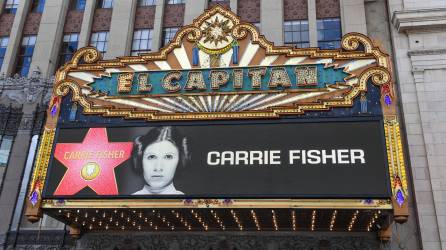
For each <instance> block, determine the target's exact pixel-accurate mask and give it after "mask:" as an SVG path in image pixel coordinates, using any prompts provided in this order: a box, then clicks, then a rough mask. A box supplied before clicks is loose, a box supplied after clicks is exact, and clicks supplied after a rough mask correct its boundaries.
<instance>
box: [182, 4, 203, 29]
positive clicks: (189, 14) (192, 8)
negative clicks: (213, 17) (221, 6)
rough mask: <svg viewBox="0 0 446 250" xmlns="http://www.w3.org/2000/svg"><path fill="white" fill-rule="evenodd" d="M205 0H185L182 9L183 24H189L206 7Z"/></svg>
mask: <svg viewBox="0 0 446 250" xmlns="http://www.w3.org/2000/svg"><path fill="white" fill-rule="evenodd" d="M207 4H208V1H207V0H186V6H185V9H184V24H185V25H189V24H191V23H192V22H193V21H194V18H197V17H198V16H199V15H200V14H201V13H203V11H204V10H205V9H206V7H207Z"/></svg>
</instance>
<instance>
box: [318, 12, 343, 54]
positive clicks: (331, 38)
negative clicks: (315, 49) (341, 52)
mask: <svg viewBox="0 0 446 250" xmlns="http://www.w3.org/2000/svg"><path fill="white" fill-rule="evenodd" d="M341 37H342V31H341V19H340V18H325V19H318V20H317V40H318V45H319V48H321V49H338V48H340V47H341Z"/></svg>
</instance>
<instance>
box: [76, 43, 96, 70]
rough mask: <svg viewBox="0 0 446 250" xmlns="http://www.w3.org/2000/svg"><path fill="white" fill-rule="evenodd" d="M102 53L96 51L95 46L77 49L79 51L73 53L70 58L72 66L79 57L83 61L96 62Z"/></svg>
mask: <svg viewBox="0 0 446 250" xmlns="http://www.w3.org/2000/svg"><path fill="white" fill-rule="evenodd" d="M101 57H102V55H101V53H99V52H98V51H97V49H96V48H95V47H85V48H81V49H79V51H78V52H77V53H76V54H75V56H74V57H73V59H72V60H71V64H72V65H73V66H77V65H78V64H79V62H80V60H81V59H83V60H84V62H86V63H88V64H91V63H96V62H97V61H99V60H100V59H102V58H101Z"/></svg>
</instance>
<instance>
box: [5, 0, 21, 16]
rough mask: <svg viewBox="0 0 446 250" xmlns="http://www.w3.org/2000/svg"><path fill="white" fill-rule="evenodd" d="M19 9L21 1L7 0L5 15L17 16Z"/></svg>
mask: <svg viewBox="0 0 446 250" xmlns="http://www.w3.org/2000/svg"><path fill="white" fill-rule="evenodd" d="M18 7H19V0H6V4H5V13H12V14H15V13H16V11H17V8H18Z"/></svg>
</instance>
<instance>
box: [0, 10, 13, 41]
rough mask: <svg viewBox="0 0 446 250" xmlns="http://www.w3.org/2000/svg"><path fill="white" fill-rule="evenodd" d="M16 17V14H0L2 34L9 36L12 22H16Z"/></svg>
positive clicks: (0, 31)
mask: <svg viewBox="0 0 446 250" xmlns="http://www.w3.org/2000/svg"><path fill="white" fill-rule="evenodd" d="M14 17H15V15H14V14H2V15H0V36H9V33H11V27H12V24H13V23H14Z"/></svg>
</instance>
